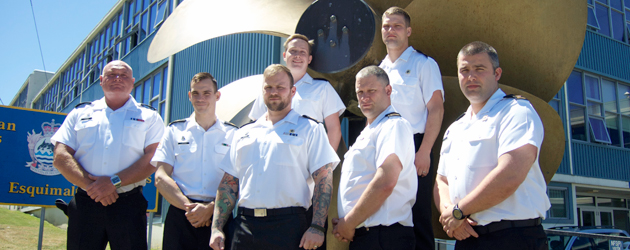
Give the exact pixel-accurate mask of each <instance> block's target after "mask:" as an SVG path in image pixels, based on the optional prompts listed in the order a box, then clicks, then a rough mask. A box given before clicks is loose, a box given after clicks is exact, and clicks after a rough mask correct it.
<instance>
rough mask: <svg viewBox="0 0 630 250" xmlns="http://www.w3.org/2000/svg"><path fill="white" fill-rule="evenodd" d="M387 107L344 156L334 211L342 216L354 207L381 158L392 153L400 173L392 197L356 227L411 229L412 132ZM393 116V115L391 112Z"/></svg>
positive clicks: (413, 194) (413, 187) (413, 182)
mask: <svg viewBox="0 0 630 250" xmlns="http://www.w3.org/2000/svg"><path fill="white" fill-rule="evenodd" d="M394 112H395V110H394V108H393V107H392V106H389V107H388V108H387V109H386V110H385V111H383V112H382V113H381V114H380V115H379V116H378V117H376V119H375V120H374V122H372V123H371V124H370V125H368V126H367V127H365V128H364V129H363V131H361V134H360V135H359V137H357V140H356V141H355V142H354V144H353V145H352V147H350V149H348V152H346V154H345V155H344V163H343V168H342V169H341V179H340V181H339V195H338V198H337V200H338V201H337V204H338V205H337V211H338V213H339V216H340V217H344V216H346V215H347V214H348V213H349V212H350V211H351V210H352V209H353V208H354V207H355V206H356V204H357V202H358V201H359V198H360V197H361V195H362V194H363V192H364V191H365V190H366V188H367V186H368V184H369V183H370V182H371V181H372V179H374V175H375V174H376V170H377V169H378V168H379V167H381V165H383V162H384V161H385V159H386V158H387V157H388V156H390V155H392V154H396V156H398V159H399V160H400V162H401V163H402V166H403V168H402V171H401V172H400V175H399V176H398V182H397V183H396V187H394V191H393V192H392V194H391V195H390V196H389V197H387V199H386V200H385V203H383V205H382V206H381V207H380V208H379V209H378V211H377V212H376V213H374V214H372V215H371V216H370V217H368V218H367V219H366V220H365V221H364V222H363V223H361V224H359V226H357V228H359V227H373V226H378V225H384V226H389V225H392V224H394V223H400V224H402V225H403V226H409V227H411V226H413V220H412V215H411V207H412V206H413V204H414V203H415V202H416V190H417V189H418V178H417V177H416V176H417V174H416V167H415V166H414V165H413V160H414V151H413V149H414V147H413V131H412V129H411V125H409V122H408V121H407V120H405V119H404V118H402V117H401V116H400V115H390V116H387V114H390V113H394ZM394 114H396V113H394Z"/></svg>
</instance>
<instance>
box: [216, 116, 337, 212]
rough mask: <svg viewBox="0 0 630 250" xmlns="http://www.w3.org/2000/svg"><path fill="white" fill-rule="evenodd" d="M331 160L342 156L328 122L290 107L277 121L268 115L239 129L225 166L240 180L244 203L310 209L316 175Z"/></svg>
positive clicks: (333, 166) (260, 206)
mask: <svg viewBox="0 0 630 250" xmlns="http://www.w3.org/2000/svg"><path fill="white" fill-rule="evenodd" d="M329 163H331V164H332V168H333V169H334V168H335V167H336V166H337V164H338V163H339V157H338V156H337V154H336V153H335V151H334V150H333V149H332V147H331V146H330V144H329V142H328V137H327V136H326V131H325V130H324V126H323V125H322V124H321V123H318V122H315V121H313V120H311V119H308V118H304V117H302V116H300V115H299V114H298V113H297V112H295V111H294V110H291V111H290V112H289V114H287V116H286V117H284V119H282V120H280V121H278V122H277V123H276V124H274V125H272V124H271V122H269V121H266V119H264V118H263V119H258V120H257V121H256V122H253V123H249V124H246V125H244V126H243V127H241V128H240V129H239V130H237V131H236V133H235V134H234V139H233V140H232V144H231V145H230V150H229V152H228V155H227V156H226V157H225V158H224V159H223V161H222V163H221V169H223V171H225V172H226V173H228V174H230V175H232V176H234V177H236V178H238V179H239V201H238V205H239V206H242V207H246V208H282V207H295V206H300V207H304V208H309V207H310V206H311V198H312V196H313V188H314V181H313V177H312V174H313V173H314V172H315V171H317V170H319V169H320V168H321V167H322V166H325V165H326V164H329Z"/></svg>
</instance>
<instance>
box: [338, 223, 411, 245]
mask: <svg viewBox="0 0 630 250" xmlns="http://www.w3.org/2000/svg"><path fill="white" fill-rule="evenodd" d="M415 238H416V237H415V236H414V232H413V228H412V227H406V226H403V225H401V224H400V223H396V224H392V225H390V226H376V227H370V228H369V230H368V229H366V228H365V227H362V228H359V229H357V230H356V231H355V232H354V239H353V241H351V242H350V250H372V249H373V250H385V249H391V250H412V249H414V248H415V245H416V240H415Z"/></svg>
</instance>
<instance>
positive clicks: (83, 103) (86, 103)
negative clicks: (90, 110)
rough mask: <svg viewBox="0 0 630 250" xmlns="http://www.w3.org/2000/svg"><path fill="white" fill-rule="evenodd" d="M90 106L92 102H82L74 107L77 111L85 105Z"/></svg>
mask: <svg viewBox="0 0 630 250" xmlns="http://www.w3.org/2000/svg"><path fill="white" fill-rule="evenodd" d="M88 104H92V102H82V103H79V104H77V106H74V108H75V109H76V108H78V107H81V106H83V105H88Z"/></svg>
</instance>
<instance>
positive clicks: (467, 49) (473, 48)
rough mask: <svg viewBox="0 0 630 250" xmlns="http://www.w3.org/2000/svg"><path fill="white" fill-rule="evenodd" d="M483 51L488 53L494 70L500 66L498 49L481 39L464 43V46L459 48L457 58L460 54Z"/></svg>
mask: <svg viewBox="0 0 630 250" xmlns="http://www.w3.org/2000/svg"><path fill="white" fill-rule="evenodd" d="M481 53H486V54H488V56H489V57H490V62H492V68H493V69H494V70H496V69H497V68H499V54H498V53H497V50H496V49H495V48H494V47H492V46H490V45H489V44H487V43H484V42H481V41H474V42H472V43H469V44H466V45H464V47H463V48H462V49H461V50H459V53H458V54H457V58H458V59H459V57H460V56H473V55H477V54H481Z"/></svg>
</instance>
